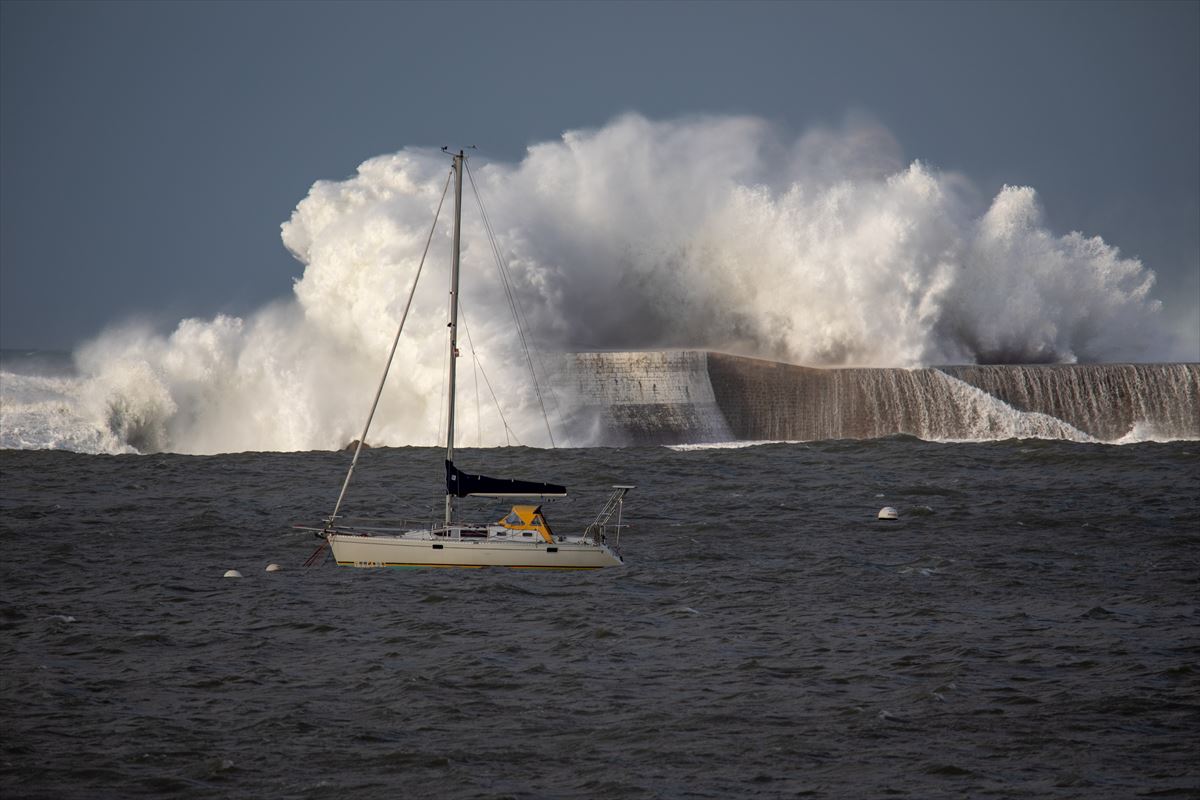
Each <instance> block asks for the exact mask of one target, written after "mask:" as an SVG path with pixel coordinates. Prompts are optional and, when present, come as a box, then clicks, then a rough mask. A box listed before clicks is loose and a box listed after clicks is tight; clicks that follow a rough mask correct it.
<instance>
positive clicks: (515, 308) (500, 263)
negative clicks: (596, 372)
mask: <svg viewBox="0 0 1200 800" xmlns="http://www.w3.org/2000/svg"><path fill="white" fill-rule="evenodd" d="M464 164H465V162H464ZM466 172H467V178H468V179H469V180H470V182H471V191H472V192H474V194H475V201H476V203H478V204H479V213H480V216H481V217H482V219H483V226H484V230H485V231H486V232H487V235H488V242H489V244H490V245H491V247H492V253H493V255H495V257H496V266H497V271H498V272H499V273H500V282H501V284H502V285H503V286H504V293H505V295H506V296H507V298H508V307H509V310H510V311H512V314H513V321H514V322H515V323H516V325H517V335H518V337H519V338H520V342H521V349H522V350H523V351H524V353H525V361H526V363H527V364H528V365H529V374H530V376H531V377H532V378H533V391H534V394H535V395H536V396H537V400H538V405H539V406H540V407H541V410H542V419H543V420H544V421H545V423H546V435H547V436H549V437H550V446H551V447H556V446H557V445H555V443H554V433H553V431H551V429H550V415H549V414H548V413H547V412H546V402H545V399H544V398H543V397H542V388H541V385H540V384H539V382H538V377H537V370H536V369H534V366H533V358H532V356H531V355H530V346H529V342H528V340H527V338H526V336H525V329H526V328H528V327H529V319H528V318H527V317H526V316H525V311H524V309H523V308H522V307H521V300H520V297H519V296H518V295H517V294H516V292H514V291H513V286H512V276H511V274H510V272H509V269H508V265H507V264H506V263H505V261H504V256H503V254H502V253H501V252H500V246H499V244H497V242H496V233H495V230H494V229H493V228H492V222H491V218H490V217H489V216H488V213H487V208H485V207H484V204H483V196H482V195H481V194H480V193H479V187H478V186H476V185H475V176H474V174H473V173H472V172H471V168H470V166H467V167H466ZM534 352H535V353H537V359H538V363H539V364H540V365H541V367H542V375H543V378H544V379H545V382H546V389H547V391H548V392H549V393H550V398H551V404H552V405H553V407H554V410H555V412H556V413H557V415H558V424H559V426H560V428H561V429H562V430H563V432H564V434H565V433H566V425H565V424H564V423H563V419H562V410H561V408H560V407H559V404H558V396H557V395H556V394H555V392H554V387H553V386H552V385H551V384H550V381H549V373H548V371H547V370H546V365H545V363H544V361H543V360H542V355H541V353H540V352H539V351H537V350H536V348H535V349H534ZM570 443H571V442H570V436H569V435H568V436H567V444H568V445H569V444H570Z"/></svg>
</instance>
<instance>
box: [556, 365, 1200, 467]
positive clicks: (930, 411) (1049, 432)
mask: <svg viewBox="0 0 1200 800" xmlns="http://www.w3.org/2000/svg"><path fill="white" fill-rule="evenodd" d="M555 383H556V384H557V385H558V386H559V387H561V388H562V390H563V394H564V399H565V405H566V407H567V409H568V418H569V420H570V425H571V427H572V430H573V435H574V436H575V437H576V438H579V439H583V440H586V441H590V442H593V443H597V444H634V443H644V444H683V443H690V442H719V441H738V440H742V441H763V440H782V439H786V440H801V441H812V440H821V439H865V438H874V437H879V436H888V435H892V434H898V433H902V434H909V435H913V436H918V437H920V438H922V439H930V440H974V441H977V440H991V439H1008V438H1050V439H1071V440H1077V441H1103V442H1116V441H1138V440H1143V439H1160V440H1166V439H1198V438H1200V365H1198V364H1095V365H1073V364H1055V365H1036V366H1027V365H1014V366H946V367H927V368H922V369H895V368H845V369H815V368H811V367H801V366H797V365H793V364H784V363H779V362H774V361H765V360H762V359H755V358H745V357H741V356H732V355H728V354H724V353H716V352H708V351H700V350H680V351H651V352H632V353H573V354H567V355H565V356H564V357H563V359H562V360H561V361H560V369H559V371H558V375H557V376H556V380H555Z"/></svg>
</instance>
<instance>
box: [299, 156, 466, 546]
mask: <svg viewBox="0 0 1200 800" xmlns="http://www.w3.org/2000/svg"><path fill="white" fill-rule="evenodd" d="M453 174H454V170H451V171H450V174H449V175H447V176H446V185H445V186H443V187H442V196H441V199H439V200H438V205H437V210H436V211H434V212H433V224H432V225H431V226H430V227H429V236H428V237H426V239H425V251H424V252H423V253H421V262H420V263H419V264H417V274H416V275H415V276H414V277H413V282H412V289H410V290H409V292H408V301H407V302H405V304H404V313H403V314H402V315H401V316H400V325H399V326H398V327H397V328H396V336H395V338H393V339H392V349H391V350H390V351H389V352H388V358H387V363H386V364H385V365H384V367H383V375H382V376H381V377H380V378H379V388H378V389H377V390H376V391H375V399H374V400H373V401H371V411H370V413H368V414H367V422H366V424H365V425H363V432H362V436H360V437H358V445H357V446H356V447H355V448H354V458H352V459H351V460H350V469H349V470H348V471H347V472H346V480H345V481H344V482H343V483H342V491H341V492H340V493H339V494H338V499H337V503H335V504H334V506H333V513H332V514H330V515H329V519H328V520H326V521H325V531H326V532H328V531H329V529H330V528H332V527H333V523H334V520H336V519H337V515H338V511H340V510H341V508H342V500H344V499H345V498H346V489H347V488H348V487H349V486H350V478H351V476H352V475H354V467H355V465H357V464H358V456H359V454H361V453H362V449H363V443H364V442H366V441H367V432H368V431H369V430H370V429H371V420H373V419H374V418H375V409H377V408H378V407H379V397H380V395H382V394H383V386H384V384H385V383H387V376H388V371H389V370H390V369H391V368H392V359H393V358H395V356H396V345H398V344H399V343H400V333H401V331H403V330H404V323H405V321H406V320H408V311H409V309H410V308H412V301H413V296H414V295H416V293H417V283H418V281H420V279H421V270H422V269H424V267H425V257H426V256H428V255H429V245H430V244H431V243H432V242H433V233H434V231H436V230H437V223H438V217H439V216H441V213H442V204H443V203H444V202H445V201H446V192H448V191H449V190H450V178H451V177H452V176H453ZM315 555H316V554H315V553H314V556H315Z"/></svg>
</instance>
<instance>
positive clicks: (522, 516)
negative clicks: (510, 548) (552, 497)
mask: <svg viewBox="0 0 1200 800" xmlns="http://www.w3.org/2000/svg"><path fill="white" fill-rule="evenodd" d="M500 524H501V525H503V526H504V527H506V528H508V529H509V530H510V531H537V533H538V534H539V535H540V536H541V537H542V539H544V540H545V541H547V542H553V541H554V534H553V533H551V532H550V524H549V523H548V522H546V518H545V517H543V516H542V507H541V506H513V507H512V511H510V512H508V515H507V516H506V517H504V519H502V520H500Z"/></svg>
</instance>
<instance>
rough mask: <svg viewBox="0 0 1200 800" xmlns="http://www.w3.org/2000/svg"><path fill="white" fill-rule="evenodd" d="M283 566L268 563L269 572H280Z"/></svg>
mask: <svg viewBox="0 0 1200 800" xmlns="http://www.w3.org/2000/svg"><path fill="white" fill-rule="evenodd" d="M281 569H283V567H281V566H279V565H278V564H267V572H279V570H281Z"/></svg>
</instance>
